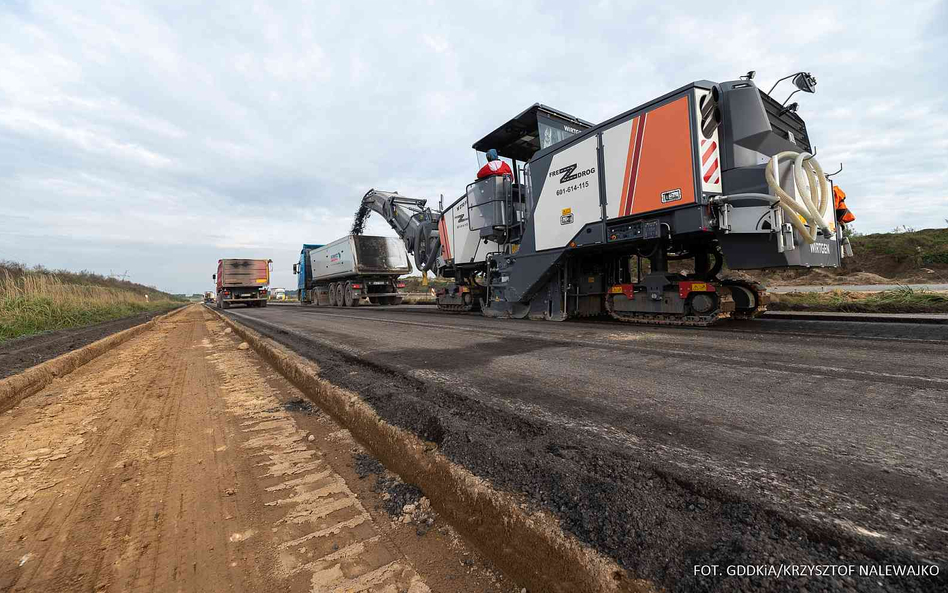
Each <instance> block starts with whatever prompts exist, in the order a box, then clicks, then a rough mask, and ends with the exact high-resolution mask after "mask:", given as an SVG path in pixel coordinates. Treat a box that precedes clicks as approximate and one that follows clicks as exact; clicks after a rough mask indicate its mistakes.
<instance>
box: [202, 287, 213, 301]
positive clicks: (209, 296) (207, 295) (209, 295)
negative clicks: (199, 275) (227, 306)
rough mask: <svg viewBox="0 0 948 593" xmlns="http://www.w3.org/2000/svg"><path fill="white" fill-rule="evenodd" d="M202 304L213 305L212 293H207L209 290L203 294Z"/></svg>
mask: <svg viewBox="0 0 948 593" xmlns="http://www.w3.org/2000/svg"><path fill="white" fill-rule="evenodd" d="M204 302H205V303H208V304H210V303H213V302H214V293H213V292H211V291H209V290H208V291H206V292H205V293H204Z"/></svg>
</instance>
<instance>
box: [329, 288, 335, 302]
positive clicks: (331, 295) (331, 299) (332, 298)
mask: <svg viewBox="0 0 948 593" xmlns="http://www.w3.org/2000/svg"><path fill="white" fill-rule="evenodd" d="M329 306H330V307H335V306H336V285H335V284H330V285H329Z"/></svg>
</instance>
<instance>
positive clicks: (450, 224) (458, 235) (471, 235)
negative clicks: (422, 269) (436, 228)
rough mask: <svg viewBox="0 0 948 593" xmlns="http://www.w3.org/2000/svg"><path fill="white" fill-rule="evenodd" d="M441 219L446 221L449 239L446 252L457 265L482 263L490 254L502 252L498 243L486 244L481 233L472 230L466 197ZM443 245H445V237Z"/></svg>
mask: <svg viewBox="0 0 948 593" xmlns="http://www.w3.org/2000/svg"><path fill="white" fill-rule="evenodd" d="M441 219H442V220H443V221H444V227H443V228H444V232H445V233H446V235H447V238H448V242H447V250H446V251H447V253H448V254H449V257H453V258H454V264H455V265H463V264H469V263H472V262H482V261H484V260H485V259H487V254H488V253H489V252H491V251H499V250H500V248H499V247H498V246H497V243H495V242H493V241H490V242H488V243H487V244H485V243H484V241H482V240H481V237H480V232H479V231H472V230H471V224H470V220H469V219H468V213H467V196H466V195H465V196H464V197H462V198H461V199H460V200H458V201H457V202H455V203H454V204H453V205H452V206H451V207H450V208H448V209H447V210H445V212H444V214H442V216H441ZM439 234H440V232H439ZM441 244H442V245H444V244H445V243H444V236H442V240H441Z"/></svg>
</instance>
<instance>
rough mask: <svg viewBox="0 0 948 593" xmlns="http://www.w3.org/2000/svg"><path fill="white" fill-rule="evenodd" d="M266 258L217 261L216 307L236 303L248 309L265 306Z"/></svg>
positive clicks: (267, 288)
mask: <svg viewBox="0 0 948 593" xmlns="http://www.w3.org/2000/svg"><path fill="white" fill-rule="evenodd" d="M272 263H273V260H270V259H219V260H217V273H216V274H214V275H213V276H211V277H212V278H213V279H214V280H216V281H217V308H218V309H228V308H230V306H231V305H234V304H237V303H240V304H244V305H247V306H248V307H266V306H267V295H268V290H269V287H270V266H271V264H272Z"/></svg>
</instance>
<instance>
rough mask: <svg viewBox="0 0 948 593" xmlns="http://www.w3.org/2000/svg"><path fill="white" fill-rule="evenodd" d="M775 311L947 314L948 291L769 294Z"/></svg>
mask: <svg viewBox="0 0 948 593" xmlns="http://www.w3.org/2000/svg"><path fill="white" fill-rule="evenodd" d="M770 298H771V302H770V305H768V307H767V308H768V309H770V310H773V311H843V312H848V313H948V294H946V293H940V292H930V291H927V290H913V289H911V288H908V287H903V288H899V289H896V290H887V291H884V292H847V291H842V290H834V291H830V292H791V293H787V294H775V293H771V295H770Z"/></svg>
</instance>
